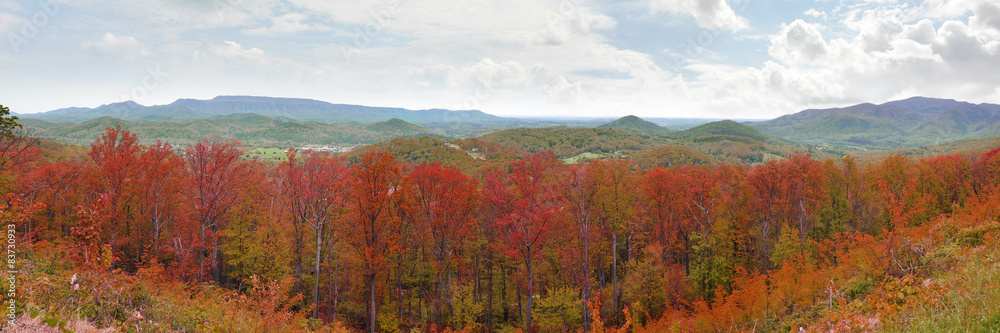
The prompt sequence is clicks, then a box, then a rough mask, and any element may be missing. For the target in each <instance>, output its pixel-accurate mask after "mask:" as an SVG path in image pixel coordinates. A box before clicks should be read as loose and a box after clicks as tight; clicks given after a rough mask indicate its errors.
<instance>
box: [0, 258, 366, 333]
mask: <svg viewBox="0 0 1000 333" xmlns="http://www.w3.org/2000/svg"><path fill="white" fill-rule="evenodd" d="M23 251H24V252H22V253H21V254H20V255H21V258H19V265H21V267H20V268H21V269H20V271H18V273H17V276H16V277H17V278H18V281H20V283H21V285H19V286H18V287H17V288H18V292H19V295H18V296H17V298H16V303H17V304H16V305H17V306H16V308H17V311H16V315H17V316H18V317H19V321H29V320H28V319H27V318H25V317H24V316H28V317H29V318H32V319H31V320H39V321H41V323H42V324H44V325H48V326H51V327H53V328H58V329H59V330H61V331H64V332H65V331H70V330H69V329H67V328H66V327H69V326H67V323H72V322H77V321H85V322H89V323H90V324H92V325H93V326H96V327H97V328H112V329H113V330H114V331H121V332H301V331H313V332H346V330H345V329H344V328H343V326H341V325H339V324H337V323H333V324H331V325H322V324H321V323H319V322H318V321H310V320H308V319H307V318H306V317H305V313H306V312H308V311H306V310H308V309H306V310H302V309H295V310H293V308H292V306H293V305H295V304H299V303H301V298H302V296H301V295H289V288H290V286H291V279H290V278H286V279H284V280H280V281H263V280H261V279H258V278H257V277H251V278H250V279H249V280H248V281H246V284H245V287H244V289H245V292H243V293H239V292H236V291H232V290H228V289H225V288H220V287H217V286H215V285H213V284H208V283H185V282H181V281H177V280H176V279H174V278H172V277H169V276H168V275H167V274H165V272H164V269H163V267H162V265H161V264H159V263H156V262H150V263H146V264H145V265H144V266H143V267H142V268H141V269H140V270H139V271H138V272H136V273H135V274H127V273H124V272H122V271H120V270H117V269H115V270H109V269H106V267H105V268H101V267H98V268H92V269H80V268H78V267H77V265H75V264H74V263H73V262H71V261H70V260H68V259H67V258H66V257H65V256H64V254H65V253H67V252H66V249H65V248H64V247H63V245H60V244H52V243H48V242H39V243H36V244H33V245H31V246H30V248H29V249H27V250H23ZM4 274H5V276H4V278H7V277H8V276H6V274H7V273H4ZM3 306H4V308H5V309H6V308H7V306H8V303H5V304H3ZM3 324H5V325H6V324H7V322H6V321H4V322H3Z"/></svg>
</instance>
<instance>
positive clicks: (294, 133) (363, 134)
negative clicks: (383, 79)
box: [21, 113, 450, 147]
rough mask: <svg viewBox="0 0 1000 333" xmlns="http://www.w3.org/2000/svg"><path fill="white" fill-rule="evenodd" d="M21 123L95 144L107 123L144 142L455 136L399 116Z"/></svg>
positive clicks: (277, 142)
mask: <svg viewBox="0 0 1000 333" xmlns="http://www.w3.org/2000/svg"><path fill="white" fill-rule="evenodd" d="M21 123H22V124H23V125H24V127H26V128H28V129H30V130H32V131H33V132H34V133H35V135H36V136H38V137H39V138H41V139H46V140H53V141H59V142H66V143H75V144H90V143H91V142H93V141H94V140H95V139H97V138H98V137H100V134H101V132H103V131H104V129H105V128H107V127H114V126H121V127H122V129H126V130H129V131H132V132H133V133H135V134H136V136H137V137H138V138H139V140H140V142H142V143H144V144H150V143H153V142H155V141H156V140H162V141H167V142H170V143H172V144H175V145H177V144H180V145H182V144H187V143H192V142H195V141H196V140H198V139H201V138H203V137H207V136H209V135H212V134H215V135H219V136H221V137H223V138H235V139H237V140H240V141H241V142H243V143H244V144H248V145H256V146H275V147H289V146H297V145H304V144H332V145H362V144H371V143H376V142H384V141H389V140H392V139H394V138H414V137H422V136H432V137H437V138H450V137H449V136H447V135H443V134H441V133H438V132H435V131H432V130H428V129H426V128H423V127H421V126H419V125H416V124H412V123H409V122H406V121H403V120H399V119H392V120H388V121H385V122H379V123H373V124H368V125H364V124H360V123H356V122H346V123H336V124H327V123H320V122H315V121H305V122H303V121H296V120H285V119H278V118H274V117H268V116H264V115H259V114H251V113H237V114H230V115H225V116H215V117H210V118H203V119H197V120H184V121H149V120H137V121H130V120H122V119H118V118H113V117H109V116H106V117H101V118H97V119H91V120H87V121H84V122H81V123H54V122H49V121H45V120H39V119H23V120H22V121H21Z"/></svg>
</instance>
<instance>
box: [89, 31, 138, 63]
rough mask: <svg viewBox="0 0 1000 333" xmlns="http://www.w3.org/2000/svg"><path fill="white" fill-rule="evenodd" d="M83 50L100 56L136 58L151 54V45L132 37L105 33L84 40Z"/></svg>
mask: <svg viewBox="0 0 1000 333" xmlns="http://www.w3.org/2000/svg"><path fill="white" fill-rule="evenodd" d="M82 47H83V50H84V51H86V52H87V53H88V54H91V55H94V56H99V57H119V58H135V57H139V56H146V55H149V47H148V46H146V45H143V44H142V43H139V42H138V41H136V40H135V38H132V37H126V36H115V34H113V33H110V32H108V33H105V34H104V36H101V38H100V39H98V40H96V41H90V42H84V43H83V45H82Z"/></svg>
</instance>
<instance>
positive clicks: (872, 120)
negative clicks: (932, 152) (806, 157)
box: [752, 97, 1000, 149]
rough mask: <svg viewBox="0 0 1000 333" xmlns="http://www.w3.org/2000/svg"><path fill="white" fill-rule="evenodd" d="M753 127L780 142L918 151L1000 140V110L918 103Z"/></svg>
mask: <svg viewBox="0 0 1000 333" xmlns="http://www.w3.org/2000/svg"><path fill="white" fill-rule="evenodd" d="M752 126H754V127H756V128H757V129H760V130H761V131H763V132H764V133H767V134H770V135H772V136H775V137H778V138H783V139H787V140H791V141H797V142H803V143H809V144H828V145H847V146H859V147H864V148H869V149H871V148H874V149H890V148H903V147H917V146H923V145H928V144H938V143H943V142H947V141H953V140H960V139H971V138H982V137H988V136H993V135H997V133H1000V105H995V104H971V103H966V102H958V101H955V100H948V99H934V98H924V97H913V98H909V99H905V100H900V101H893V102H888V103H885V104H880V105H875V104H871V103H864V104H858V105H854V106H850V107H845V108H834V109H821V110H820V109H812V110H805V111H802V112H798V113H795V114H790V115H786V116H782V117H779V118H777V119H773V120H769V121H765V122H760V123H755V124H753V125H752Z"/></svg>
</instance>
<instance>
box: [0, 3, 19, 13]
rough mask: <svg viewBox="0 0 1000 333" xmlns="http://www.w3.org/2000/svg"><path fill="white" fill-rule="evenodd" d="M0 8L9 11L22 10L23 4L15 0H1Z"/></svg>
mask: <svg viewBox="0 0 1000 333" xmlns="http://www.w3.org/2000/svg"><path fill="white" fill-rule="evenodd" d="M0 9H5V10H9V11H12V12H14V11H19V10H21V4H19V3H17V1H14V0H0Z"/></svg>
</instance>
